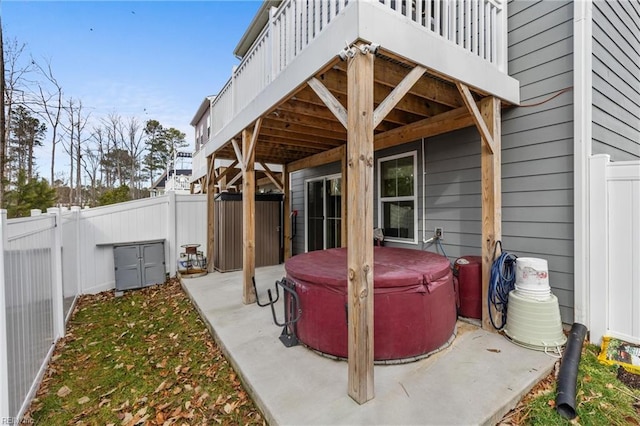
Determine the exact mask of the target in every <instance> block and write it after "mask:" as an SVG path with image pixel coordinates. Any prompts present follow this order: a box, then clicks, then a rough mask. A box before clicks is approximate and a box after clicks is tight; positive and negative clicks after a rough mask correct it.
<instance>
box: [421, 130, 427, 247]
mask: <svg viewBox="0 0 640 426" xmlns="http://www.w3.org/2000/svg"><path fill="white" fill-rule="evenodd" d="M424 148H425V144H424V138H422V152H421V157H422V244H423V245H424V244H427V241H428V238H427V164H426V154H425V150H424Z"/></svg>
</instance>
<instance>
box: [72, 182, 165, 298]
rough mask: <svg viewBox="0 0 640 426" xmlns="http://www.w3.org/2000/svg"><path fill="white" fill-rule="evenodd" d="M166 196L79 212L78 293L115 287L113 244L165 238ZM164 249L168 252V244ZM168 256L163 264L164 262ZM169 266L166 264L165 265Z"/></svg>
mask: <svg viewBox="0 0 640 426" xmlns="http://www.w3.org/2000/svg"><path fill="white" fill-rule="evenodd" d="M169 197H170V195H163V196H161V197H154V198H147V199H143V200H135V201H129V202H126V203H119V204H114V205H111V206H105V207H97V208H93V209H90V210H83V211H82V213H81V215H80V276H81V279H80V284H81V292H82V293H99V292H101V291H105V290H110V289H112V288H114V287H115V271H114V264H113V244H118V243H126V242H134V241H146V240H160V239H167V240H169V239H168V238H167V213H168V205H169ZM165 249H166V251H167V252H170V241H166V245H165ZM168 260H169V259H168V255H167V259H166V261H168ZM167 265H169V263H167Z"/></svg>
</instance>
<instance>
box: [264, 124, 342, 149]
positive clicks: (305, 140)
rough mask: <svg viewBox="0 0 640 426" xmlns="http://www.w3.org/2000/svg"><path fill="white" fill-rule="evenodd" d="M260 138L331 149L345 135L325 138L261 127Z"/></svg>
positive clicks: (292, 144) (340, 141)
mask: <svg viewBox="0 0 640 426" xmlns="http://www.w3.org/2000/svg"><path fill="white" fill-rule="evenodd" d="M260 140H261V141H264V140H271V141H280V143H282V144H283V145H291V146H302V147H308V148H315V147H318V148H321V149H331V148H335V147H336V146H340V145H343V144H344V142H345V140H346V137H345V138H343V139H327V138H323V137H318V136H313V135H309V134H304V133H296V132H288V131H286V130H274V129H266V128H264V127H263V128H262V133H261V134H260Z"/></svg>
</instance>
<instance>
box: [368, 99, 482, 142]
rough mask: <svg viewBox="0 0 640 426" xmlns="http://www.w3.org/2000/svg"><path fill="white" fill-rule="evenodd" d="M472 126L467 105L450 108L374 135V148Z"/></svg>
mask: <svg viewBox="0 0 640 426" xmlns="http://www.w3.org/2000/svg"><path fill="white" fill-rule="evenodd" d="M469 126H473V119H472V118H471V115H470V114H469V110H468V109H467V107H464V106H463V107H460V108H456V109H452V110H451V111H448V112H445V113H442V114H439V115H436V116H435V117H429V118H425V119H424V120H420V121H416V122H415V123H411V124H407V125H406V126H403V127H398V128H396V129H393V130H389V131H387V132H384V133H378V134H377V135H376V136H375V149H376V150H380V149H384V148H389V147H392V146H396V145H401V144H404V143H407V142H412V141H415V140H418V139H420V138H426V137H431V136H436V135H440V134H443V133H448V132H451V131H454V130H458V129H463V128H465V127H469Z"/></svg>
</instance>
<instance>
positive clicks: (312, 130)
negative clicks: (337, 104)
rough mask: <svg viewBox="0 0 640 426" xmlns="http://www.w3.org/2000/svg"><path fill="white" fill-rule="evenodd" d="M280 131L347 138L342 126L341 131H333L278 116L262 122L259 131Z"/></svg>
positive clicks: (342, 139) (338, 138)
mask: <svg viewBox="0 0 640 426" xmlns="http://www.w3.org/2000/svg"><path fill="white" fill-rule="evenodd" d="M267 129H268V130H273V131H281V132H293V133H297V134H303V135H307V136H310V137H312V136H318V137H321V138H325V139H333V140H337V141H341V142H342V143H344V142H345V141H346V140H347V132H346V131H345V129H344V128H341V129H342V130H341V131H335V130H332V129H327V128H324V127H320V128H318V127H315V126H308V125H306V124H298V123H288V122H286V121H285V120H280V117H277V118H270V119H269V120H265V121H264V122H263V123H262V129H261V132H262V134H264V132H265V131H266V130H267Z"/></svg>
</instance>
